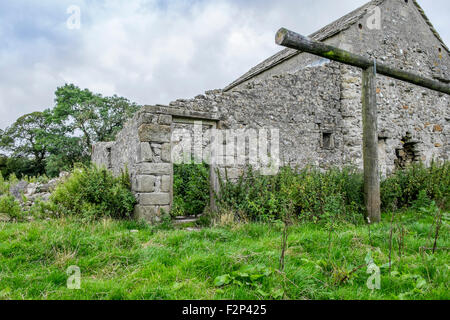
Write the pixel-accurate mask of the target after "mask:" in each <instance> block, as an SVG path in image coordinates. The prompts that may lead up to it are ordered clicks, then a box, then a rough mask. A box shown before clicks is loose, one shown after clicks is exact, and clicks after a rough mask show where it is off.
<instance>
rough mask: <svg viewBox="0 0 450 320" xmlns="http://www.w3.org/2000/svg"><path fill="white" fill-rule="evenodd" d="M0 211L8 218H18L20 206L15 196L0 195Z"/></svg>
mask: <svg viewBox="0 0 450 320" xmlns="http://www.w3.org/2000/svg"><path fill="white" fill-rule="evenodd" d="M0 213H6V214H7V215H9V217H10V218H15V219H20V218H21V217H22V208H21V207H20V204H19V202H18V201H17V200H16V198H14V197H13V196H11V195H4V196H1V197H0Z"/></svg>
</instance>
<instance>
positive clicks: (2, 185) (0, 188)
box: [0, 172, 9, 195]
mask: <svg viewBox="0 0 450 320" xmlns="http://www.w3.org/2000/svg"><path fill="white" fill-rule="evenodd" d="M8 192H9V181H8V180H5V178H3V175H2V174H1V172H0V195H2V194H7V193H8Z"/></svg>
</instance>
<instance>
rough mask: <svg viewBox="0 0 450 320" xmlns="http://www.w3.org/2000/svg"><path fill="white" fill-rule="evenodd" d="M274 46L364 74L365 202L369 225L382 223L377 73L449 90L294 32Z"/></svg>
mask: <svg viewBox="0 0 450 320" xmlns="http://www.w3.org/2000/svg"><path fill="white" fill-rule="evenodd" d="M275 42H276V43H277V44H279V45H281V46H285V47H288V48H291V49H296V50H300V51H304V52H308V53H312V54H315V55H317V56H321V57H324V58H328V59H330V60H334V61H338V62H341V63H344V64H348V65H351V66H354V67H358V68H361V69H362V70H363V72H362V115H363V158H364V198H365V205H366V210H367V217H368V221H369V223H376V222H380V220H381V208H380V207H381V200H380V176H379V167H378V114H377V95H376V73H379V74H382V75H385V76H388V77H391V78H395V79H398V80H402V81H406V82H409V83H412V84H415V85H418V86H421V87H425V88H428V89H431V90H435V91H438V92H442V93H446V94H450V86H448V85H446V84H443V83H441V82H438V81H435V80H431V79H427V78H425V77H422V76H420V75H417V74H414V73H411V72H407V71H403V70H400V69H396V68H394V67H391V66H388V65H384V64H380V63H377V62H376V60H371V59H368V58H366V57H363V56H360V55H357V54H353V53H351V52H348V51H345V50H342V49H339V48H336V47H333V46H330V45H327V44H325V43H322V42H318V41H314V40H311V39H309V38H307V37H304V36H302V35H300V34H298V33H295V32H293V31H289V30H287V29H284V28H282V29H280V30H279V31H278V32H277V34H276V38H275Z"/></svg>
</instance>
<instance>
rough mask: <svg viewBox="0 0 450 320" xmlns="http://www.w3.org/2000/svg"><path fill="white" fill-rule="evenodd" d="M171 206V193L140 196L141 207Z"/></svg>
mask: <svg viewBox="0 0 450 320" xmlns="http://www.w3.org/2000/svg"><path fill="white" fill-rule="evenodd" d="M169 204H170V194H169V193H143V194H140V195H139V205H141V206H157V205H169Z"/></svg>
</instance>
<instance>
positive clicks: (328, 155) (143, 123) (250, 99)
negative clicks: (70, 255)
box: [92, 0, 450, 221]
mask: <svg viewBox="0 0 450 320" xmlns="http://www.w3.org/2000/svg"><path fill="white" fill-rule="evenodd" d="M379 3H382V5H381V9H382V13H383V15H382V19H383V21H382V29H381V30H368V29H367V28H366V27H365V25H366V23H365V22H366V19H367V17H366V16H365V17H362V18H361V21H360V23H358V22H357V23H356V24H354V25H353V26H351V27H349V28H348V29H346V30H344V31H342V32H340V33H339V34H337V35H335V36H333V37H331V38H329V39H328V40H327V42H328V43H331V44H334V45H336V46H339V47H341V48H344V49H346V50H349V51H352V52H354V53H359V54H362V55H366V56H368V57H374V58H377V59H378V60H379V61H383V62H384V63H389V64H391V65H395V66H397V67H401V68H404V69H408V70H411V71H414V72H419V73H421V74H423V75H425V76H427V77H430V78H435V79H449V78H450V76H449V71H450V58H449V55H448V52H447V51H445V50H444V49H443V48H442V47H441V44H440V43H439V41H438V40H437V38H435V37H434V35H433V34H432V33H431V31H430V28H429V26H428V25H427V24H426V22H425V21H424V20H423V17H422V16H421V15H420V13H419V12H418V11H417V8H416V7H415V6H414V7H413V5H414V4H413V3H412V2H411V1H410V2H409V4H407V3H406V2H404V1H399V0H391V1H379ZM377 99H378V106H379V114H378V118H379V155H380V170H381V173H382V174H383V175H384V176H386V175H388V174H390V173H391V172H392V171H393V170H394V169H395V168H396V167H398V166H400V167H401V166H402V165H404V164H405V163H408V162H409V161H418V160H421V161H424V162H426V163H429V162H430V161H431V160H433V159H436V160H448V158H449V154H450V146H449V143H448V139H449V126H450V122H449V121H450V115H449V109H450V108H449V106H450V97H449V96H448V95H444V94H439V93H436V92H433V91H431V90H428V89H423V88H420V87H417V86H413V85H410V84H406V83H403V82H400V81H397V80H393V79H390V78H387V77H383V76H378V77H377ZM361 109H362V106H361V70H359V69H357V68H353V67H349V66H345V65H341V64H338V63H335V62H330V61H329V60H327V59H318V58H315V57H313V56H311V55H308V54H299V55H297V56H296V57H294V58H292V59H290V60H287V61H285V62H283V63H281V64H279V65H277V66H276V67H274V68H272V69H270V70H268V71H266V72H264V73H262V74H259V75H258V76H256V77H255V78H253V79H252V80H251V81H247V82H245V83H243V84H241V85H239V86H237V87H235V88H234V89H233V90H231V91H225V92H224V91H222V90H213V91H208V92H206V93H205V94H204V95H199V96H197V97H195V98H194V99H188V100H185V99H180V100H177V101H174V102H172V103H170V105H169V106H147V107H144V108H142V110H140V111H139V112H137V113H136V115H135V116H134V117H133V119H131V120H130V121H129V122H128V123H127V124H126V125H125V127H124V129H123V130H122V131H121V132H120V134H119V135H118V137H117V140H116V141H115V142H112V143H102V144H97V145H96V146H95V148H94V152H93V158H92V159H93V161H94V162H95V163H98V164H101V165H104V166H106V167H107V168H109V169H111V170H112V171H113V172H114V173H115V174H119V173H120V172H121V170H123V169H124V168H125V167H128V169H129V172H130V175H131V179H132V182H133V183H132V186H133V191H134V193H135V194H136V196H137V199H138V201H139V204H138V206H137V207H136V216H137V217H138V218H144V219H146V220H148V221H157V220H158V219H159V217H160V215H161V213H162V211H166V212H167V211H169V210H170V205H171V203H172V181H173V168H172V167H173V166H172V159H171V151H172V149H173V148H174V146H176V144H178V143H179V142H180V141H179V140H177V139H175V138H174V139H172V133H173V131H174V129H176V128H180V127H183V128H186V126H189V124H192V123H193V122H194V121H204V122H205V123H208V124H210V125H211V126H213V127H217V129H218V130H220V131H225V130H228V132H229V130H242V129H244V130H261V129H269V130H270V129H278V130H279V140H280V146H279V158H280V159H279V160H280V163H279V165H281V166H282V165H290V166H293V167H300V168H301V167H304V166H306V165H315V166H317V167H320V168H322V169H327V168H330V167H332V166H339V167H342V166H345V165H356V166H357V167H359V168H361V169H362V115H361ZM272 138H273V137H272V134H271V139H272ZM227 139H237V138H236V137H231V138H230V137H227V136H224V137H223V140H222V141H221V143H220V144H221V145H222V143H227V142H228V141H227ZM269 143H270V144H272V141H270V142H269ZM174 144H175V145H174ZM203 147H205V146H203ZM256 147H257V146H256V145H255V144H253V145H251V144H250V143H248V145H246V146H245V149H246V151H247V152H248V153H250V152H251V151H252V150H253V149H254V148H256ZM252 148H253V149H252ZM231 160H233V159H231ZM234 160H236V159H234ZM247 160H248V159H247ZM227 163H228V162H227ZM227 163H224V164H220V165H218V166H217V167H218V169H219V170H221V171H222V172H223V170H224V168H226V167H228V169H229V173H230V175H231V178H237V177H238V176H239V174H241V173H242V166H238V165H228V164H227ZM230 163H234V162H233V161H231V162H230ZM213 179H215V178H214V177H213ZM213 183H215V182H214V181H213Z"/></svg>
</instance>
